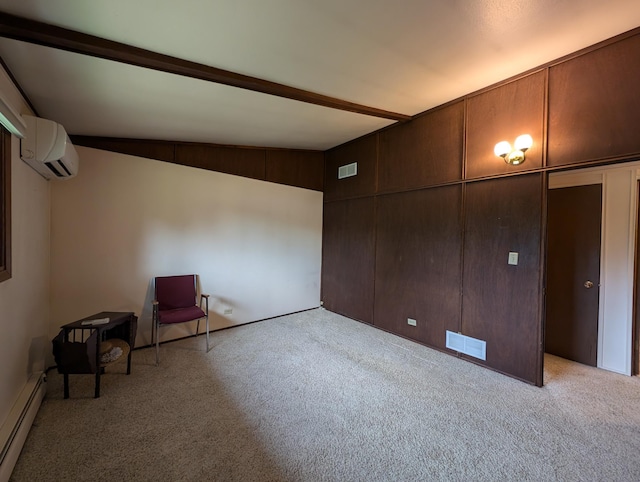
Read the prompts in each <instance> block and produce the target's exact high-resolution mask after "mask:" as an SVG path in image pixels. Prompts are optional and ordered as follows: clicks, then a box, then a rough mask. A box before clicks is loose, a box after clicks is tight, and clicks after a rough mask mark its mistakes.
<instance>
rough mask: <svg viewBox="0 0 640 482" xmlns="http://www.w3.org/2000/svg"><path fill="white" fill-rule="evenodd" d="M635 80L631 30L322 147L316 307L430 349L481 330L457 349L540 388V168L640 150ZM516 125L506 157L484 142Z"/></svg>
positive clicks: (636, 42) (638, 35) (507, 134)
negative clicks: (350, 168) (525, 146)
mask: <svg viewBox="0 0 640 482" xmlns="http://www.w3.org/2000/svg"><path fill="white" fill-rule="evenodd" d="M638 85H640V29H636V30H634V31H632V32H629V33H627V34H624V35H621V36H619V37H617V38H615V39H612V40H609V41H606V42H603V43H602V44H599V45H597V46H593V47H591V48H589V49H585V50H584V51H581V52H578V53H576V54H573V55H571V56H567V57H565V58H563V59H561V60H558V61H555V62H551V63H549V64H547V65H545V66H541V67H540V68H538V69H534V70H532V71H530V72H528V73H526V74H523V75H521V76H517V77H515V78H512V79H508V80H506V81H504V82H502V83H500V84H497V85H494V86H491V87H488V88H486V89H483V90H482V91H480V92H477V93H473V94H470V95H468V96H465V97H463V98H462V99H458V100H457V101H452V102H450V103H449V104H447V105H445V106H442V107H440V108H436V109H433V110H431V111H428V112H426V113H424V114H422V115H420V116H418V117H416V118H415V119H414V120H413V121H411V122H409V123H405V124H398V125H394V126H391V127H389V128H386V129H383V130H381V131H379V132H377V133H374V134H372V135H369V136H367V137H365V138H362V139H357V140H355V141H352V142H349V143H347V144H344V145H342V146H338V147H336V148H334V149H331V150H330V151H328V152H327V153H326V156H325V164H326V168H325V215H324V221H325V229H324V238H323V239H324V243H325V244H324V246H323V252H324V254H323V261H325V262H326V261H327V260H329V261H330V262H328V263H323V275H322V276H323V290H322V299H323V301H324V304H325V306H326V307H327V308H328V309H330V310H333V308H332V307H333V306H339V309H336V310H333V311H338V312H339V313H342V314H344V315H346V316H349V317H352V318H356V319H361V320H362V319H363V318H365V321H370V320H371V319H373V320H374V324H375V325H376V326H379V327H380V328H383V329H386V330H389V331H391V332H393V333H396V334H399V335H401V336H405V337H408V338H412V339H414V340H416V341H419V342H421V343H424V344H426V345H429V346H432V347H435V348H438V349H443V346H444V341H445V330H452V331H460V332H461V333H463V334H465V335H468V336H472V337H474V338H479V339H482V340H485V341H486V342H487V360H486V362H483V361H480V360H478V359H473V358H470V357H465V358H467V359H469V360H470V361H473V362H475V363H480V364H482V365H485V366H487V367H489V368H492V369H494V370H498V371H500V372H503V373H506V374H509V375H511V376H514V377H516V378H519V379H521V380H525V381H527V382H530V383H533V384H537V385H541V384H542V360H543V348H544V347H543V338H542V332H543V322H544V320H543V309H542V308H543V304H544V297H543V283H544V281H543V280H544V259H545V254H544V250H543V247H544V245H545V236H546V212H545V210H546V176H547V173H548V172H550V171H553V170H557V169H560V168H563V169H566V168H567V166H570V167H583V166H588V165H594V164H605V163H609V162H621V161H625V160H635V159H638V158H640V135H637V132H636V131H637V128H638V126H639V125H640V95H637V93H636V90H637V89H638ZM520 134H530V135H531V136H532V137H533V141H534V144H533V147H532V148H531V149H530V150H529V151H527V153H526V161H525V163H524V164H522V165H521V166H509V165H507V164H506V163H504V161H503V160H502V159H501V158H498V157H496V156H495V155H494V154H493V147H494V145H495V144H496V143H497V142H499V141H501V140H507V141H509V142H510V143H512V144H513V142H514V140H515V138H516V137H517V136H519V135H520ZM356 160H357V161H358V162H359V165H358V167H359V173H358V176H356V177H355V178H349V179H345V180H338V179H337V169H338V167H339V166H340V165H343V164H347V163H349V162H353V161H356ZM463 161H464V163H463ZM360 163H362V164H360ZM360 176H362V177H361V178H360V179H358V178H359V177H360ZM391 193H393V194H391ZM352 203H357V204H361V205H362V206H365V205H366V206H367V207H366V209H364V208H362V207H361V211H362V214H363V216H364V217H363V219H361V220H355V219H354V218H350V217H348V216H347V215H346V212H347V211H349V210H351V212H354V211H353V206H352ZM365 213H366V215H365ZM352 223H356V224H355V225H352ZM356 226H357V227H356ZM355 232H357V233H358V234H357V236H355V234H354V233H355ZM358 238H360V241H358ZM358 243H362V245H359V244H358ZM373 247H375V249H374V248H373ZM334 250H335V253H334ZM511 251H513V252H517V253H518V258H519V259H518V261H519V262H518V265H517V266H513V265H509V264H508V255H509V252H511ZM372 280H374V281H375V284H374V282H373V281H372ZM356 283H360V284H359V285H358V286H356ZM460 289H461V291H460ZM364 292H366V296H364V295H363V293H364ZM350 293H354V297H353V298H352V297H351V296H350ZM372 293H373V294H372ZM407 318H414V319H416V321H417V326H416V327H415V328H414V327H410V326H409V325H408V324H407Z"/></svg>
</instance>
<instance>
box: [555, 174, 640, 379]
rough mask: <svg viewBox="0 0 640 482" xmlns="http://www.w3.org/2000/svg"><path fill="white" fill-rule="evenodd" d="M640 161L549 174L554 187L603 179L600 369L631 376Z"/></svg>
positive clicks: (599, 326) (599, 327) (598, 360)
mask: <svg viewBox="0 0 640 482" xmlns="http://www.w3.org/2000/svg"><path fill="white" fill-rule="evenodd" d="M639 170H640V163H637V162H634V163H625V164H617V165H613V166H608V167H600V168H589V169H582V170H577V171H568V172H561V173H557V174H551V175H549V188H551V189H554V188H561V187H569V186H580V185H586V184H602V246H601V262H600V291H599V295H600V298H599V315H598V357H597V364H598V367H599V368H603V369H605V370H610V371H613V372H617V373H622V374H625V375H631V369H632V367H631V362H632V339H633V334H632V328H633V296H634V262H635V242H636V241H635V239H636V219H637V218H636V213H637V206H636V203H637V196H638V194H637V190H638V189H637V180H638V178H639V175H638V174H639Z"/></svg>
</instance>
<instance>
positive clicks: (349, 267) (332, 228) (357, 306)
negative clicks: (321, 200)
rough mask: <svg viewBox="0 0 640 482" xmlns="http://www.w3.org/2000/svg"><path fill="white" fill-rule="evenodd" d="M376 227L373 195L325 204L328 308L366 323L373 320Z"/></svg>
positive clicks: (324, 270) (324, 271) (324, 265)
mask: <svg viewBox="0 0 640 482" xmlns="http://www.w3.org/2000/svg"><path fill="white" fill-rule="evenodd" d="M374 229H375V199H374V198H373V197H366V198H360V199H349V200H346V201H342V202H332V203H326V204H325V205H324V219H323V229H322V299H323V300H326V301H324V307H325V308H326V309H328V310H331V311H335V312H336V313H341V314H343V315H346V316H349V317H351V318H354V319H356V320H360V321H364V322H366V323H373V283H374V279H373V275H374V258H375V235H374Z"/></svg>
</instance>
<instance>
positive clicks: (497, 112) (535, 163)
mask: <svg viewBox="0 0 640 482" xmlns="http://www.w3.org/2000/svg"><path fill="white" fill-rule="evenodd" d="M545 81H546V70H545V71H541V72H537V73H534V74H530V75H528V76H526V77H524V78H522V79H519V80H515V81H513V82H510V83H508V84H505V85H503V86H502V87H500V88H497V89H492V90H489V91H487V92H483V93H481V94H478V95H475V96H472V97H470V98H469V100H468V101H467V144H466V146H467V150H466V152H467V159H466V178H467V179H472V178H476V177H484V176H493V175H497V174H513V173H514V172H521V171H527V170H531V169H535V168H540V167H542V153H543V142H542V140H543V135H542V133H543V132H544V130H543V127H544V100H545ZM520 134H529V135H530V136H531V137H532V138H533V139H534V144H533V146H532V147H531V149H529V150H528V151H527V153H526V156H527V158H526V161H525V162H524V163H522V164H521V165H519V166H510V165H508V164H507V163H505V162H502V161H501V162H496V159H497V160H499V161H500V159H499V158H496V155H495V154H494V153H493V148H494V146H495V145H496V143H497V142H500V141H507V142H509V143H510V144H511V145H512V146H513V143H514V142H515V140H516V137H518V136H519V135H520Z"/></svg>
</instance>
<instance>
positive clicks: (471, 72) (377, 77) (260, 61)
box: [0, 0, 640, 149]
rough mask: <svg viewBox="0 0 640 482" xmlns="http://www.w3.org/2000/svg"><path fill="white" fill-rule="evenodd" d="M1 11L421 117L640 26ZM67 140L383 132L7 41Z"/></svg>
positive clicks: (546, 19)
mask: <svg viewBox="0 0 640 482" xmlns="http://www.w3.org/2000/svg"><path fill="white" fill-rule="evenodd" d="M0 11H3V12H6V13H10V14H13V15H19V16H22V17H26V18H29V19H33V20H38V21H41V22H45V23H49V24H53V25H57V26H61V27H65V28H68V29H72V30H77V31H80V32H84V33H88V34H91V35H95V36H98V37H103V38H107V39H110V40H115V41H118V42H122V43H126V44H129V45H133V46H136V47H141V48H144V49H148V50H152V51H154V52H159V53H163V54H166V55H171V56H174V57H178V58H182V59H186V60H191V61H195V62H199V63H202V64H205V65H210V66H213V67H218V68H221V69H226V70H230V71H233V72H237V73H241V74H245V75H250V76H254V77H259V78H262V79H265V80H270V81H274V82H278V83H281V84H286V85H289V86H292V87H297V88H301V89H305V90H308V91H313V92H316V93H320V94H325V95H328V96H331V97H336V98H339V99H342V100H346V101H350V102H356V103H359V104H364V105H368V106H371V107H376V108H379V109H384V110H388V111H392V112H398V113H401V114H408V115H414V114H417V113H419V112H423V111H425V110H427V109H429V108H431V107H434V106H437V105H440V104H442V103H445V102H447V101H449V100H452V99H455V98H457V97H460V96H462V95H464V94H468V93H470V92H473V91H475V90H478V89H480V88H482V87H485V86H487V85H490V84H492V83H494V82H497V81H500V80H502V79H505V78H507V77H510V76H512V75H515V74H518V73H520V72H523V71H525V70H528V69H530V68H533V67H536V66H538V65H541V64H543V63H545V62H548V61H550V60H553V59H556V58H558V57H561V56H563V55H565V54H568V53H571V52H574V51H576V50H579V49H581V48H583V47H587V46H589V45H592V44H594V43H596V42H598V41H601V40H604V39H607V38H609V37H612V36H614V35H616V34H619V33H622V32H625V31H627V30H630V29H632V28H635V27H638V26H640V1H638V0H607V1H603V0H395V1H393V0H181V1H176V0H135V1H131V0H92V1H87V0H21V1H19V2H18V1H15V0H0ZM0 56H2V58H3V59H4V61H5V62H6V64H7V65H8V66H9V68H10V70H11V71H12V73H13V75H14V76H15V78H16V79H17V81H18V82H19V84H20V86H21V87H22V88H23V90H24V91H25V92H26V94H27V95H28V97H29V98H30V100H31V101H32V102H33V104H34V106H35V107H36V109H37V110H38V113H39V114H40V116H42V117H45V118H49V119H53V120H56V121H58V122H60V123H61V124H63V125H64V126H65V128H66V130H67V131H68V132H69V133H70V134H80V135H96V136H108V137H130V138H145V139H166V140H177V141H194V142H212V143H219V144H232V145H251V146H272V147H287V148H306V149H327V148H330V147H333V146H335V145H338V144H341V143H343V142H345V141H347V140H350V139H353V138H355V137H358V136H361V135H363V134H366V133H368V132H371V131H374V130H376V129H379V128H381V127H384V126H386V125H389V124H391V123H392V121H389V120H385V119H379V118H376V117H370V116H365V115H361V114H354V113H350V112H344V111H339V110H334V109H330V108H326V107H319V106H315V105H309V104H304V103H302V102H297V101H293V100H288V99H282V98H279V97H274V96H270V95H266V94H259V93H255V92H250V91H247V90H242V89H237V88H234V87H228V86H223V85H217V84H213V83H210V82H205V81H200V80H194V79H190V78H186V77H181V76H177V75H173V74H167V73H162V72H157V71H152V70H148V69H144V68H140V67H133V66H130V65H124V64H120V63H116V62H112V61H107V60H102V59H96V58H93V57H88V56H83V55H80V54H75V53H69V52H64V51H60V50H55V49H52V48H48V47H41V46H37V45H32V44H27V43H23V42H19V41H15V40H9V39H4V38H0Z"/></svg>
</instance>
